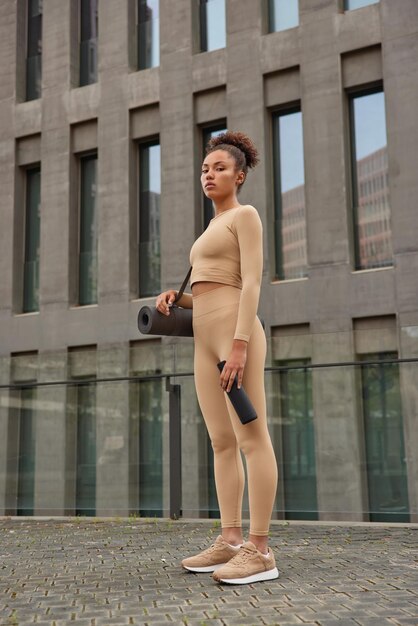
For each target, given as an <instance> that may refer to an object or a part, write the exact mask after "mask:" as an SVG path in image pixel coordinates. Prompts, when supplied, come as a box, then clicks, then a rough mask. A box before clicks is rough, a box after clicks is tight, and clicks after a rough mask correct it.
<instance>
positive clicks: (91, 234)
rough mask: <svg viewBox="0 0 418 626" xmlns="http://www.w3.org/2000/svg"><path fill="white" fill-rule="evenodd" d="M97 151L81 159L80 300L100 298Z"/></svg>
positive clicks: (92, 302)
mask: <svg viewBox="0 0 418 626" xmlns="http://www.w3.org/2000/svg"><path fill="white" fill-rule="evenodd" d="M96 178H97V155H90V156H88V157H83V158H82V159H80V251H79V304H80V305H86V304H95V303H96V302H97V239H98V237H97V183H96Z"/></svg>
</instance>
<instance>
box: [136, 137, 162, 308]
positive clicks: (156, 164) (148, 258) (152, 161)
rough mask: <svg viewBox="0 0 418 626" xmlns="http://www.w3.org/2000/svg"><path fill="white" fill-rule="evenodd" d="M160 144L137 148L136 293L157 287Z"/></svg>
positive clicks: (152, 291)
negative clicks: (137, 235) (137, 227)
mask: <svg viewBox="0 0 418 626" xmlns="http://www.w3.org/2000/svg"><path fill="white" fill-rule="evenodd" d="M160 196H161V157H160V144H159V143H157V142H153V143H150V144H143V145H140V147H139V241H138V250H139V259H138V260H139V294H140V296H141V297H145V296H153V295H157V294H158V293H160V290H161V258H160Z"/></svg>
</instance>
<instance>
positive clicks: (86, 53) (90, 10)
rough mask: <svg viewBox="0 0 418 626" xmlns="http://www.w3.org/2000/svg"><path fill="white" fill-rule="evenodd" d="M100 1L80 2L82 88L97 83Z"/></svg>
mask: <svg viewBox="0 0 418 626" xmlns="http://www.w3.org/2000/svg"><path fill="white" fill-rule="evenodd" d="M97 37H98V0H80V87H82V86H83V85H91V84H92V83H95V82H97Z"/></svg>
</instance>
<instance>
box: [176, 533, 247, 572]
mask: <svg viewBox="0 0 418 626" xmlns="http://www.w3.org/2000/svg"><path fill="white" fill-rule="evenodd" d="M239 550H240V548H238V547H237V548H234V547H233V546H231V545H230V544H229V543H227V542H226V541H225V539H224V538H223V537H222V535H219V537H217V539H216V541H215V543H214V544H212V545H211V546H210V548H207V550H204V551H203V552H201V553H200V554H196V556H189V557H188V558H187V559H183V561H182V562H181V564H182V566H183V567H184V568H185V569H187V570H189V571H190V572H214V571H215V570H216V569H218V567H222V565H225V564H226V563H228V561H229V560H230V559H232V557H234V556H236V555H237V554H238V552H239Z"/></svg>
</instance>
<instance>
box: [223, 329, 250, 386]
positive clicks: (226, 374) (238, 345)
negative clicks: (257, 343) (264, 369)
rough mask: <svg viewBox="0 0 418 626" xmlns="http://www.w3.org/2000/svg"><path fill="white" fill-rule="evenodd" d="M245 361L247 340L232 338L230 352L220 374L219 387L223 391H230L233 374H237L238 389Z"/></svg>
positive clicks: (233, 378)
mask: <svg viewBox="0 0 418 626" xmlns="http://www.w3.org/2000/svg"><path fill="white" fill-rule="evenodd" d="M246 361H247V342H246V341H243V340H242V339H234V342H233V344H232V350H231V354H230V355H229V357H228V359H227V361H226V363H225V365H224V367H223V370H222V372H221V376H220V382H221V387H222V389H223V390H224V391H227V392H229V391H231V387H232V385H233V382H234V380H235V376H237V384H238V389H239V388H240V387H241V385H242V377H243V375H244V367H245V363H246Z"/></svg>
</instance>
